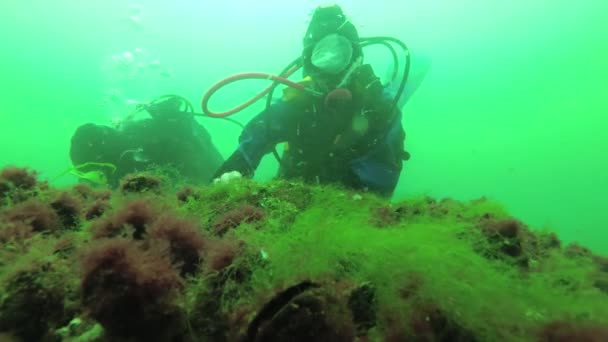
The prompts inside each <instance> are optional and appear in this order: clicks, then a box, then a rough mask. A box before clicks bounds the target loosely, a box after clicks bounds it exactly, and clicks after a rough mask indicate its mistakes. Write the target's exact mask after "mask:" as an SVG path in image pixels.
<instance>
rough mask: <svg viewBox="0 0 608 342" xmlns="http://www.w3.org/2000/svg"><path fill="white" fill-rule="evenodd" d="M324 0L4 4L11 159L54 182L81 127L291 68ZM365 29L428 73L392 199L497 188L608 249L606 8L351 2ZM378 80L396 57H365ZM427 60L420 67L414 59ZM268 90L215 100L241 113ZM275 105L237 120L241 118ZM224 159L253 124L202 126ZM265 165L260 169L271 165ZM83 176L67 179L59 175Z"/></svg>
mask: <svg viewBox="0 0 608 342" xmlns="http://www.w3.org/2000/svg"><path fill="white" fill-rule="evenodd" d="M317 4H318V3H317V2H311V1H270V0H264V1H245V0H239V1H215V2H209V1H205V2H202V1H194V0H189V1H185V0H182V1H171V2H170V1H152V0H147V1H146V0H141V1H118V0H108V1H94V2H93V1H76V0H58V1H35V0H20V1H17V0H5V1H3V2H2V4H1V5H0V18H1V20H0V44H1V48H2V50H1V51H2V53H1V54H0V75H2V77H1V79H2V83H1V85H0V87H1V92H0V146H1V147H0V148H1V150H0V166H5V165H8V164H14V165H17V166H29V167H31V168H33V169H36V170H38V171H40V172H41V176H42V178H53V177H55V176H56V175H58V174H61V173H62V172H63V171H65V169H67V168H68V167H69V166H70V160H69V155H68V151H69V141H70V137H71V135H72V133H73V132H74V130H75V129H76V127H78V126H79V125H81V124H83V123H85V122H96V123H107V124H109V123H110V122H111V120H115V119H117V118H120V117H124V116H125V115H127V114H128V113H129V111H130V110H132V109H133V107H134V104H136V103H137V102H138V101H146V100H150V99H151V98H153V97H156V96H159V95H163V94H167V93H174V94H179V95H182V96H185V97H187V98H188V99H190V100H191V101H192V102H193V103H194V104H195V105H198V104H199V103H200V99H201V97H202V95H203V93H204V92H205V91H206V90H207V89H208V88H209V87H210V86H212V85H213V84H214V83H215V82H217V81H219V80H220V79H222V78H224V77H227V76H230V75H233V74H235V73H241V72H252V71H257V72H272V73H278V72H279V71H280V70H281V69H282V68H283V67H284V66H285V65H286V64H287V63H288V62H289V61H291V60H292V59H293V58H295V57H296V56H297V55H298V54H299V53H300V48H301V39H302V36H303V34H304V32H305V30H306V27H307V22H306V19H307V18H308V13H309V12H310V11H311V10H313V9H314V7H315V6H316V5H317ZM339 4H340V5H342V7H343V9H344V10H345V12H346V13H347V15H350V17H351V19H352V20H353V21H354V22H355V24H356V25H358V27H359V34H360V35H361V36H374V35H390V36H394V37H396V38H399V39H401V40H403V41H404V42H405V43H406V44H408V46H409V48H410V50H411V53H412V56H413V58H414V61H415V60H416V58H418V57H422V56H424V57H425V58H430V60H431V61H432V65H431V69H430V71H429V73H428V75H427V77H426V79H425V80H424V82H423V84H422V86H421V87H420V88H419V89H418V91H417V92H416V94H415V96H414V97H413V98H412V99H411V100H410V102H409V103H408V104H407V105H406V106H405V107H404V108H403V111H404V113H405V115H404V127H405V129H406V132H407V134H408V137H407V140H406V146H407V149H408V151H409V152H410V153H411V154H412V159H411V160H410V161H409V162H407V163H406V166H405V169H404V172H403V175H402V178H401V182H400V185H399V187H398V189H397V191H396V193H395V196H394V198H395V199H401V198H404V197H408V196H411V195H413V194H420V193H428V194H429V195H432V196H436V197H454V198H457V199H471V198H476V197H480V196H487V197H490V198H495V199H498V200H500V201H502V202H503V203H505V205H506V206H507V208H508V209H509V210H510V211H511V213H512V214H513V215H514V216H516V217H518V218H521V219H522V220H524V221H525V222H526V223H528V224H530V225H532V226H534V227H536V228H542V227H545V226H547V227H549V228H551V229H554V230H557V231H558V233H559V234H560V237H561V238H562V239H563V240H565V241H573V240H575V241H579V242H581V243H582V244H584V245H586V246H588V247H590V248H592V249H594V250H595V251H597V252H600V253H604V254H606V253H608V229H607V228H608V224H607V222H608V210H606V204H607V201H606V198H605V193H606V192H607V191H608V153H606V150H607V148H608V135H607V134H606V130H607V128H608V119H607V118H606V115H607V113H608V102H607V100H606V99H607V96H608V85H607V83H606V79H608V65H607V64H606V62H605V61H606V57H605V56H606V52H607V49H606V47H605V46H606V42H607V41H608V25H607V24H606V22H607V19H608V3H607V2H605V1H601V0H582V1H578V2H554V1H548V0H538V1H525V0H513V1H509V2H499V3H496V2H490V1H482V0H457V1H447V0H427V1H405V0H385V1H374V2H371V1H362V0H360V1H341V2H339ZM367 56H368V57H369V59H368V60H370V61H371V62H372V63H373V65H374V66H375V68H376V71H377V72H378V73H379V74H381V75H382V74H383V72H384V71H385V70H386V68H388V62H387V61H388V59H387V58H385V56H386V55H383V54H382V53H379V52H377V51H370V52H369V53H368V54H367ZM412 68H414V69H415V68H416V64H415V63H414V64H413V65H412ZM265 85H266V84H265V83H263V82H258V81H247V82H242V83H239V84H237V85H234V86H230V87H229V88H228V89H226V90H223V91H222V92H221V93H220V94H218V96H217V97H215V98H214V100H213V101H212V103H211V105H212V106H213V108H217V109H218V110H220V109H229V108H232V107H233V106H235V105H238V104H240V103H241V102H242V101H243V100H246V99H248V98H249V97H251V96H252V95H253V94H254V93H256V92H257V91H258V90H260V89H261V88H262V87H263V86H265ZM261 106H262V103H259V104H258V105H256V106H254V107H252V108H249V109H248V110H247V111H245V112H242V113H239V114H237V115H235V118H236V119H238V120H239V121H241V122H246V121H247V120H248V119H249V118H250V117H252V116H253V115H255V114H256V112H257V111H258V110H259V109H260V108H261ZM199 120H200V122H201V123H203V124H204V125H205V127H207V129H209V130H210V131H211V134H212V135H213V139H214V141H215V143H216V144H217V146H218V148H219V150H220V151H221V152H222V154H224V156H228V155H229V154H230V153H231V152H232V151H233V149H234V148H235V146H236V141H237V137H238V134H239V132H240V128H239V127H238V126H236V125H231V124H230V123H226V122H224V121H214V120H213V119H199ZM275 170H276V163H275V162H274V161H273V160H272V157H271V156H269V157H267V158H266V159H265V161H264V162H263V164H262V167H261V169H260V170H259V172H258V174H257V175H256V178H258V179H260V180H266V179H269V178H271V177H272V176H273V174H274V172H275ZM75 181H76V179H74V178H70V177H69V176H66V177H64V178H61V179H59V180H57V181H56V182H55V183H56V185H67V184H71V183H73V182H75Z"/></svg>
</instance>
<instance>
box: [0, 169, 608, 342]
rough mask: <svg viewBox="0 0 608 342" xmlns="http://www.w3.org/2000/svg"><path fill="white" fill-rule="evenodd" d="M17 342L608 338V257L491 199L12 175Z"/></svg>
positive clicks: (4, 309)
mask: <svg viewBox="0 0 608 342" xmlns="http://www.w3.org/2000/svg"><path fill="white" fill-rule="evenodd" d="M0 243H1V244H0V333H1V334H0V340H3V341H4V340H7V341H184V342H190V341H239V342H241V341H243V342H245V341H251V342H253V341H387V342H388V341H538V342H553V341H556V342H561V341H589V342H594V341H608V258H607V257H605V256H601V255H596V254H594V253H592V252H591V251H590V250H588V249H587V248H585V247H584V246H581V245H578V244H564V243H563V242H561V241H560V239H559V236H557V235H556V234H554V233H552V232H550V231H546V230H537V229H533V228H531V227H528V226H527V225H526V224H525V223H524V222H522V221H520V220H518V219H517V218H515V217H512V216H511V215H509V213H508V212H507V211H505V210H504V209H503V208H502V207H501V205H500V204H499V203H496V202H494V201H491V200H489V199H486V198H480V199H476V200H472V201H466V202H465V201H456V200H453V199H449V198H445V199H434V198H430V197H425V196H420V197H416V198H410V199H407V200H403V201H401V202H398V203H389V202H388V201H386V200H385V199H382V198H379V197H376V196H374V195H373V194H369V193H357V192H354V191H352V190H348V189H343V188H340V187H333V186H316V185H315V186H310V185H306V184H302V183H299V182H295V181H286V180H276V181H272V182H268V183H263V184H260V183H256V182H254V181H251V180H248V179H235V180H232V181H230V182H219V183H217V184H214V185H210V186H208V187H193V186H188V185H186V186H184V185H179V186H177V185H175V184H173V183H171V182H170V181H168V180H167V179H166V178H163V176H162V175H155V174H153V173H142V174H133V175H129V176H127V177H125V179H124V180H123V181H122V183H121V184H120V186H119V188H118V189H115V190H114V189H108V188H104V187H101V186H98V185H96V186H95V187H91V186H89V185H87V184H84V183H81V184H78V185H75V186H72V187H68V188H62V189H57V188H54V187H51V186H49V185H48V184H47V183H46V182H44V181H40V180H38V175H37V173H36V172H35V171H33V170H29V169H27V168H18V167H7V168H5V169H4V170H2V171H1V172H0Z"/></svg>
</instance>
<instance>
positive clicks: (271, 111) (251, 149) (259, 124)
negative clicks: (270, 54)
mask: <svg viewBox="0 0 608 342" xmlns="http://www.w3.org/2000/svg"><path fill="white" fill-rule="evenodd" d="M296 114H297V108H295V107H294V106H292V105H290V104H289V103H287V102H278V103H276V104H273V105H272V106H270V107H268V109H267V110H265V111H263V112H261V113H259V114H258V115H256V116H255V117H254V118H253V119H252V120H251V121H249V123H247V125H246V126H245V128H244V130H243V132H242V133H241V135H240V136H239V146H238V147H237V149H236V151H234V152H233V153H232V155H230V157H228V159H226V161H225V162H224V163H223V164H222V166H220V168H219V169H218V170H217V171H216V172H215V174H214V176H213V177H212V179H216V178H218V177H220V176H221V175H223V174H224V173H227V172H231V171H238V172H239V173H240V174H241V175H243V176H245V177H253V175H254V173H255V170H256V169H257V167H258V165H259V163H260V160H261V159H262V157H263V156H264V155H266V154H267V153H270V152H271V151H272V149H273V148H274V146H275V145H276V144H278V143H280V142H282V141H286V140H287V138H288V135H289V132H291V131H293V129H291V128H292V126H294V125H295V123H294V122H295V121H294V118H295V116H296Z"/></svg>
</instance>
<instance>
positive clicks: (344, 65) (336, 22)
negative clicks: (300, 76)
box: [302, 5, 363, 92]
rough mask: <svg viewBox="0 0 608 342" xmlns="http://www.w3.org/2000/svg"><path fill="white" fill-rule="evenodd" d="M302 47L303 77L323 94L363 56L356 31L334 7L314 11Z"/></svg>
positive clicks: (340, 79)
mask: <svg viewBox="0 0 608 342" xmlns="http://www.w3.org/2000/svg"><path fill="white" fill-rule="evenodd" d="M303 45H304V46H303V52H302V63H303V70H304V76H305V77H306V76H310V77H312V79H313V81H314V82H315V85H316V86H317V87H318V88H320V89H319V90H321V91H325V92H327V91H331V90H333V89H335V88H336V87H338V86H340V85H341V83H343V81H344V80H345V78H346V77H347V75H348V74H349V72H351V71H352V70H351V69H353V68H354V67H356V65H355V63H356V62H357V61H360V60H361V59H362V57H363V53H362V49H361V46H360V45H359V34H358V32H357V29H356V28H355V26H354V25H353V24H352V23H351V22H350V21H349V20H348V19H347V18H346V16H345V15H344V13H343V12H342V9H341V8H340V6H338V5H332V6H319V7H317V8H316V9H315V11H314V13H313V16H312V19H311V20H310V24H309V26H308V30H307V31H306V35H305V36H304V40H303Z"/></svg>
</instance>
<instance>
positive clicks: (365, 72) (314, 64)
mask: <svg viewBox="0 0 608 342" xmlns="http://www.w3.org/2000/svg"><path fill="white" fill-rule="evenodd" d="M361 42H362V40H361V39H360V37H359V34H358V32H357V29H356V28H355V26H354V25H353V24H352V23H351V22H350V21H349V20H348V19H347V17H346V16H345V15H344V13H343V11H342V9H341V8H340V7H339V6H338V5H332V6H319V7H317V8H316V10H315V11H314V13H313V17H312V19H311V21H310V24H309V27H308V30H307V32H306V34H305V36H304V39H303V51H302V54H301V56H300V57H299V63H301V67H302V70H303V76H304V79H303V80H302V82H300V84H301V85H302V87H299V88H294V87H291V88H287V89H286V90H284V93H283V97H282V99H281V100H280V101H278V102H275V103H273V104H271V105H268V106H267V108H266V109H265V110H263V111H262V112H260V113H259V114H257V116H255V117H254V118H253V119H252V120H251V121H249V122H248V123H247V125H246V126H245V128H244V130H243V132H242V133H241V135H240V136H239V139H238V142H239V145H238V148H237V149H236V151H234V152H233V153H232V154H231V155H230V156H229V158H228V159H227V160H226V161H225V162H224V163H223V164H222V166H221V167H220V168H219V169H218V170H217V171H216V172H215V174H214V175H213V178H214V179H217V178H219V177H220V176H221V175H223V174H227V173H230V172H233V171H237V172H239V173H240V174H241V175H243V176H245V177H252V176H253V175H254V172H255V170H256V168H257V167H258V165H259V163H260V161H261V159H262V157H263V156H264V155H266V154H268V153H271V152H274V153H275V157H277V160H279V171H278V175H277V176H278V177H282V178H287V179H299V180H301V181H304V182H307V183H316V184H321V183H322V184H330V183H334V184H338V185H342V186H346V187H348V188H352V189H358V190H362V191H372V192H375V193H377V194H380V195H383V196H387V197H390V196H391V195H392V193H393V191H394V190H395V187H396V186H397V183H398V181H399V178H400V175H401V170H402V167H403V162H404V161H405V160H407V159H409V153H408V152H406V151H405V150H404V141H405V131H404V129H403V127H402V120H401V119H402V115H401V111H400V103H399V104H398V103H397V100H396V97H395V94H394V91H392V89H391V88H389V87H386V86H383V85H382V84H381V81H380V78H379V77H377V76H376V75H375V73H374V71H373V69H372V67H371V65H370V64H365V63H363V49H362V45H363V44H362V43H361ZM406 52H407V51H406ZM407 53H408V54H409V52H407ZM407 57H408V58H409V55H408V56H407ZM407 67H409V64H408V65H407ZM407 72H408V70H406V71H405V74H406V77H404V80H403V82H405V79H406V78H407ZM419 81H421V80H420V78H419V79H417V80H415V82H419ZM416 86H417V84H416ZM398 92H399V93H400V94H401V92H403V84H402V86H401V88H400V89H399V90H398ZM400 94H399V95H400ZM397 97H398V96H397ZM269 98H271V97H269ZM203 111H205V99H203ZM279 143H285V145H284V150H283V154H282V156H281V157H280V159H279V158H278V153H277V152H276V150H275V146H276V145H277V144H279Z"/></svg>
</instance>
